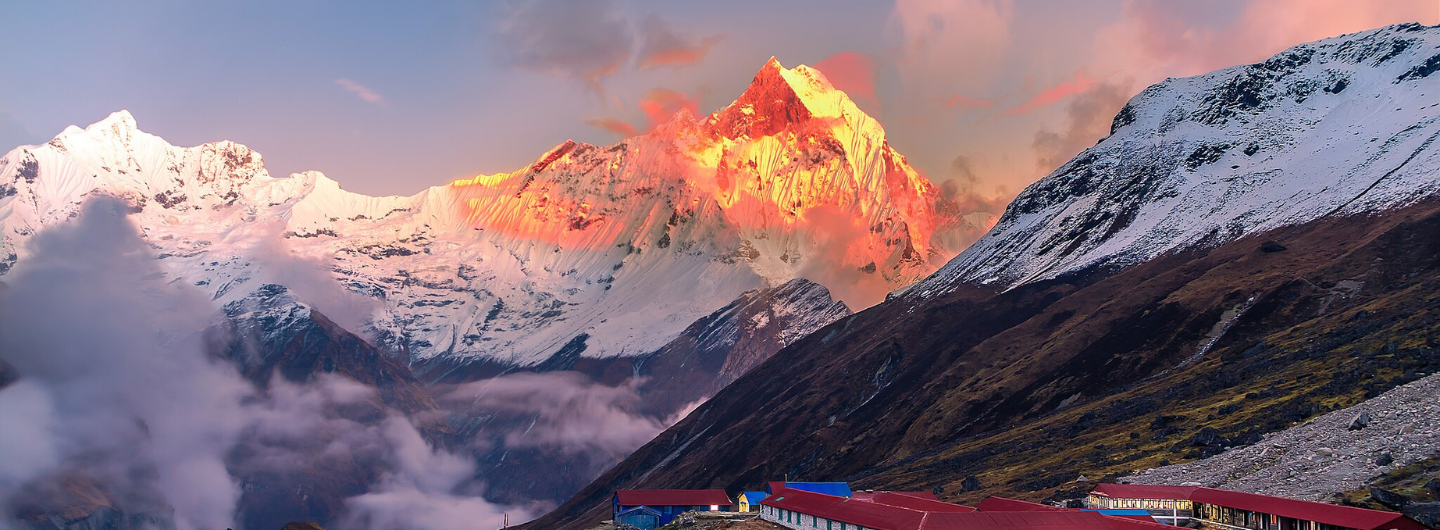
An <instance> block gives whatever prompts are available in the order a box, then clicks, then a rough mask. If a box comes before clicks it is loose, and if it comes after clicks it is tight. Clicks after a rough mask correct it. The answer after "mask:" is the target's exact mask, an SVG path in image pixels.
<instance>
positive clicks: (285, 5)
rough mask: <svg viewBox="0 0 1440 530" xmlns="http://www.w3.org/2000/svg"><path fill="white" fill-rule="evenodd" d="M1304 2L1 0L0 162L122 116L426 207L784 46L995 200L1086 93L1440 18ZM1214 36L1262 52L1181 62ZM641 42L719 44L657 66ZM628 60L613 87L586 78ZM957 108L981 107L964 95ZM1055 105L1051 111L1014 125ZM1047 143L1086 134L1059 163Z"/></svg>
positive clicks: (1209, 45)
mask: <svg viewBox="0 0 1440 530" xmlns="http://www.w3.org/2000/svg"><path fill="white" fill-rule="evenodd" d="M1302 1H1303V0H1231V1H1227V2H1206V3H1204V6H1203V7H1195V4H1192V3H1182V2H1165V1H1153V2H1139V3H1137V2H1126V1H1121V0H1101V1H1094V2H1062V1H1050V0H1039V1H1019V2H1015V3H1011V2H1007V1H1002V0H955V1H939V2H936V1H926V0H914V1H912V0H900V1H898V2H879V1H854V0H847V1H835V0H827V1H819V0H810V1H793V2H790V1H780V0H739V1H726V2H659V1H656V2H641V1H637V0H628V1H615V2H579V3H576V2H569V1H564V0H528V1H523V2H508V1H507V2H501V1H496V2H439V1H436V2H411V3H396V2H354V1H319V0H313V1H308V0H307V1H288V2H225V3H222V2H180V1H176V2H158V1H138V2H23V3H22V2H7V3H5V4H4V7H3V9H4V14H5V16H4V19H5V20H6V24H5V30H4V31H0V71H3V72H4V74H3V75H4V77H5V82H4V83H0V150H8V149H9V148H11V147H14V146H15V145H19V144H22V143H40V142H44V141H46V140H48V139H49V138H51V137H52V136H54V135H55V134H56V133H58V132H59V131H60V130H61V129H63V128H64V127H65V126H66V125H70V124H78V125H84V124H88V123H91V122H94V121H97V120H99V119H101V118H103V117H104V116H105V115H107V114H108V113H110V112H112V111H115V110H119V109H122V108H123V109H129V110H130V111H131V112H132V113H133V114H134V115H135V118H136V120H137V121H138V122H139V124H140V127H141V128H142V129H144V130H146V131H148V132H152V133H155V134H158V135H160V136H162V137H164V138H166V139H167V140H169V141H170V142H171V143H174V144H177V145H194V144H198V143H203V142H207V141H214V140H221V139H229V140H235V141H238V142H241V143H244V144H247V145H249V146H251V147H253V148H255V149H256V150H258V151H260V153H261V154H262V155H263V156H264V157H265V160H266V163H267V165H268V166H269V168H270V170H271V172H272V173H273V174H275V175H277V176H280V175H286V174H289V173H290V172H294V171H301V170H306V169H315V170H320V171H323V172H325V173H326V174H327V175H330V176H331V177H333V178H335V179H336V180H338V181H340V182H341V184H342V185H344V186H345V187H346V188H347V189H351V190H355V191H360V192H364V193H372V194H379V193H387V194H409V193H414V192H416V191H419V190H420V189H422V188H423V187H425V186H430V185H436V184H441V183H444V182H446V181H448V180H451V179H454V178H458V177H464V176H470V175H473V174H476V173H494V172H500V171H509V170H513V169H516V168H518V167H520V166H522V165H523V164H525V163H527V162H529V161H531V160H533V159H534V158H535V157H536V156H538V155H539V154H540V153H542V152H544V151H545V150H547V149H549V148H550V147H552V146H554V145H555V144H557V143H560V142H562V141H564V140H565V139H575V140H580V141H587V142H592V143H601V144H604V143H610V142H613V141H615V140H616V139H618V138H617V136H615V135H614V134H612V133H610V132H607V131H605V130H602V129H599V128H596V127H594V126H592V125H590V124H587V120H592V119H597V118H616V119H620V120H624V121H626V122H629V123H632V124H634V125H635V126H637V127H640V128H642V129H643V127H644V123H645V120H644V115H643V114H642V113H641V112H640V110H639V108H638V104H639V101H640V99H641V98H642V96H643V95H644V94H645V93H646V92H647V91H650V90H652V89H656V88H664V89H669V90H674V91H678V92H681V93H685V94H688V95H690V96H691V97H692V98H694V99H695V100H696V101H697V102H698V106H699V109H700V110H701V111H702V112H710V111H713V110H715V109H717V108H719V107H720V106H722V105H724V104H725V103H728V102H729V101H730V100H732V99H733V98H734V97H735V96H737V95H739V93H740V92H741V91H742V90H743V89H744V87H745V85H746V84H747V83H749V81H750V78H751V77H752V76H753V74H754V72H755V71H756V70H757V69H759V67H760V66H761V65H762V64H763V63H764V62H765V60H766V59H768V58H769V57H770V56H772V55H774V56H776V57H778V58H779V59H780V61H781V62H782V63H784V64H785V65H786V66H794V65H796V64H800V63H808V64H814V63H816V62H819V61H821V60H823V59H825V58H827V57H830V56H832V55H834V54H837V53H842V52H859V53H862V54H865V55H866V56H869V57H872V58H873V59H874V62H873V64H874V66H875V68H874V76H875V80H876V82H877V85H876V86H877V89H876V98H875V99H874V100H873V102H864V101H862V108H865V110H866V111H868V112H871V113H873V114H875V115H876V116H877V117H878V118H879V119H880V121H881V123H882V124H884V125H885V127H886V129H887V131H888V132H889V135H890V137H891V143H892V145H894V146H895V147H896V148H897V149H898V150H900V151H901V152H902V153H905V154H907V155H908V156H909V157H910V158H911V160H912V163H914V164H915V165H916V166H917V167H919V168H920V169H921V170H923V171H925V172H926V173H927V174H928V175H930V176H931V177H932V178H933V179H934V180H937V181H939V180H945V179H951V178H968V177H964V176H963V175H961V174H962V173H964V170H960V169H957V168H956V167H954V166H953V164H952V162H953V161H954V160H955V159H956V158H957V156H963V157H964V159H965V160H966V161H967V162H968V170H969V171H970V172H971V176H973V177H974V180H975V184H974V185H975V186H977V187H979V188H981V191H980V193H982V194H984V195H996V194H1000V195H1004V194H1013V193H1014V192H1016V191H1018V189H1019V187H1021V186H1023V185H1024V184H1025V183H1028V182H1030V181H1032V180H1033V179H1034V178H1037V177H1039V176H1041V175H1043V173H1044V172H1045V169H1044V168H1043V163H1040V164H1037V162H1036V160H1037V159H1041V160H1046V159H1048V158H1053V157H1055V156H1069V155H1071V154H1073V152H1072V151H1076V150H1078V149H1079V148H1081V147H1083V146H1084V145H1085V144H1086V142H1090V143H1093V141H1094V140H1095V139H1098V135H1097V134H1098V133H1095V132H1094V131H1095V130H1098V129H1097V128H1096V127H1097V126H1096V125H1095V123H1098V122H1099V121H1105V122H1107V123H1108V116H1104V117H1103V120H1102V119H1101V118H1096V117H1093V116H1087V115H1084V114H1083V113H1082V112H1080V111H1079V110H1076V109H1073V108H1072V107H1077V106H1076V105H1071V103H1073V101H1072V100H1075V99H1077V98H1086V97H1089V98H1092V99H1096V100H1097V101H1098V104H1097V105H1092V106H1091V107H1096V108H1100V109H1102V110H1103V111H1102V112H1094V113H1097V114H1108V113H1112V112H1113V109H1112V107H1113V108H1118V105H1119V104H1121V103H1123V99H1124V98H1125V97H1128V96H1129V95H1130V94H1133V93H1135V92H1138V91H1139V90H1140V89H1141V88H1143V87H1144V85H1145V84H1148V83H1150V82H1154V81H1157V80H1159V79H1161V78H1163V77H1164V76H1165V75H1188V74H1193V73H1199V72H1200V71H1203V69H1209V68H1215V67H1219V66H1225V65H1228V64H1234V63H1237V62H1248V61H1254V60H1259V59H1263V58H1264V57H1266V56H1269V55H1271V54H1273V53H1275V52H1278V51H1280V49H1283V47H1285V46H1288V45H1291V44H1296V43H1299V42H1303V41H1304V40H1310V39H1313V38H1316V37H1318V36H1326V35H1330V34H1333V33H1338V32H1343V31H1353V30H1358V29H1365V28H1368V27H1371V26H1372V25H1373V26H1378V25H1382V24H1384V23H1390V22H1398V21H1403V20H1420V21H1422V22H1426V23H1430V24H1434V23H1436V22H1437V21H1436V18H1437V17H1440V14H1437V13H1435V11H1436V9H1437V7H1436V6H1437V4H1436V2H1435V1H1434V0H1415V1H1414V2H1400V1H1396V2H1377V3H1376V4H1373V5H1371V4H1364V3H1360V4H1361V5H1359V7H1348V8H1346V9H1348V11H1347V12H1346V13H1345V15H1346V16H1345V17H1343V18H1344V19H1345V20H1340V21H1338V22H1337V21H1336V20H1334V19H1336V18H1342V17H1334V16H1328V18H1326V17H1322V14H1323V13H1315V12H1324V11H1329V12H1333V11H1335V9H1328V8H1325V6H1321V5H1319V4H1306V3H1300V4H1298V5H1302V6H1306V7H1312V8H1314V9H1304V10H1300V11H1298V12H1294V16H1295V17H1298V18H1299V19H1301V22H1302V23H1300V24H1299V26H1300V29H1299V30H1296V29H1293V28H1292V29H1290V30H1288V33H1286V32H1279V33H1284V34H1282V35H1279V36H1273V35H1268V34H1267V35H1258V34H1257V35H1252V33H1259V32H1258V30H1256V29H1255V27H1257V26H1263V24H1257V23H1256V21H1255V20H1253V19H1255V18H1257V17H1263V16H1273V15H1267V14H1266V13H1271V12H1274V10H1276V9H1281V12H1285V11H1284V8H1286V6H1285V5H1284V4H1296V2H1302ZM1314 1H1318V2H1321V3H1335V0H1314ZM1272 4H1277V5H1272ZM1346 4H1349V2H1347V3H1346ZM1266 10H1270V11H1266ZM1356 10H1359V11H1360V12H1361V13H1360V14H1359V15H1356V14H1355V13H1353V12H1354V11H1356ZM1311 11H1314V12H1311ZM1307 17H1309V18H1316V20H1314V21H1313V24H1312V23H1310V21H1309V18H1307ZM1317 17H1319V18H1325V19H1324V20H1321V19H1319V18H1317ZM1426 17H1428V20H1427V19H1426ZM1167 24H1168V25H1167ZM1177 24H1178V26H1176V25H1177ZM1172 26H1174V27H1172ZM656 28H659V29H656ZM1187 31H1188V32H1189V33H1187ZM1170 33H1177V34H1176V35H1170ZM1266 33H1275V32H1266ZM656 35H659V36H658V37H657V36H656ZM667 39H668V40H667ZM1246 39H1250V41H1246ZM1218 40H1223V41H1224V42H1233V41H1237V40H1238V41H1240V42H1251V41H1253V45H1250V46H1247V47H1235V49H1232V50H1229V51H1227V52H1225V53H1221V52H1213V53H1212V52H1211V51H1206V52H1205V53H1191V54H1188V55H1187V54H1186V53H1185V52H1186V50H1201V49H1203V50H1214V49H1215V48H1216V47H1217V46H1216V45H1215V44H1214V43H1215V42H1217V41H1218ZM1290 41H1293V42H1290ZM647 43H651V44H653V45H664V44H667V43H668V44H678V45H680V46H681V47H682V48H683V47H685V46H689V47H690V48H691V51H697V50H698V51H700V52H703V53H699V54H698V55H697V56H695V57H692V59H694V60H693V61H690V62H688V63H671V64H663V65H659V66H654V67H650V68H642V66H643V63H644V60H643V59H644V56H645V53H646V47H647ZM1177 46H1178V47H1179V49H1178V50H1176V49H1172V48H1175V47H1177ZM1197 55H1200V56H1203V57H1200V58H1198V59H1197V58H1195V57H1193V56H1197ZM615 58H621V59H620V60H619V62H618V63H617V67H616V68H614V69H613V71H611V72H609V73H608V74H606V75H603V76H598V77H593V76H586V75H583V74H581V73H579V71H580V70H583V69H585V68H588V67H589V66H587V65H599V64H602V63H605V61H607V60H610V59H615ZM607 64H608V63H607ZM1197 70H1198V71H1197ZM592 77H593V79H594V80H595V82H587V81H586V79H590V78H592ZM342 79H343V80H349V82H352V83H354V85H358V86H360V87H364V89H366V90H368V91H370V92H371V93H373V94H374V95H375V96H378V98H379V99H378V100H376V99H375V98H374V97H372V98H371V99H372V100H373V101H367V100H366V99H364V98H362V97H361V96H360V95H357V93H356V92H354V91H351V90H347V89H346V88H345V87H344V86H342V84H343V82H338V81H337V80H342ZM354 85H352V86H354ZM597 87H598V89H599V90H597ZM1107 90H1108V92H1107ZM602 91H603V93H602ZM1046 91H1053V92H1051V94H1052V95H1056V96H1058V97H1056V98H1051V99H1047V98H1040V97H1039V96H1041V94H1042V93H1046ZM954 95H960V96H964V97H965V98H969V99H965V100H963V101H971V100H974V101H983V102H985V103H983V105H981V104H976V105H973V106H971V105H965V104H961V105H950V104H947V98H949V102H950V103H954V102H955V101H961V100H958V99H956V98H954V97H953V96H954ZM1037 99H1038V100H1042V101H1040V102H1041V103H1044V102H1048V103H1046V104H1043V105H1036V106H1028V107H1022V108H1023V109H1026V110H1025V111H1024V112H1017V111H1016V107H1019V106H1020V105H1021V104H1024V103H1025V102H1027V101H1031V100H1037ZM1052 99H1053V100H1052ZM1033 103H1035V102H1032V104H1033ZM1086 108H1089V107H1086ZM1082 110H1083V109H1082ZM1091 122H1095V123H1091ZM1042 131H1047V132H1051V133H1055V134H1058V135H1060V136H1062V137H1064V139H1066V140H1067V141H1068V142H1069V143H1067V144H1065V145H1061V146H1059V147H1056V148H1055V149H1057V151H1056V152H1055V153H1045V152H1041V151H1043V150H1044V149H1047V148H1042V147H1041V146H1040V144H1039V143H1038V142H1037V141H1036V137H1037V133H1040V132H1042ZM1092 136H1093V138H1092ZM1047 157H1048V158H1047ZM995 186H1003V187H1004V188H1005V190H1006V191H1005V192H1003V193H1001V192H998V191H995V190H994V189H993V188H994V187H995ZM1006 198H1008V197H1006Z"/></svg>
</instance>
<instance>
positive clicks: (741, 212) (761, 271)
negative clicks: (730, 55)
mask: <svg viewBox="0 0 1440 530" xmlns="http://www.w3.org/2000/svg"><path fill="white" fill-rule="evenodd" d="M95 193H104V194H112V195H118V196H122V197H125V198H127V200H128V201H130V202H131V204H132V205H133V207H134V209H135V210H136V212H135V214H134V215H135V217H136V219H137V220H138V221H139V223H140V224H141V225H142V226H144V227H145V230H146V234H147V239H148V241H149V242H150V243H151V244H152V245H153V246H154V247H155V248H156V249H157V250H158V251H159V252H160V254H161V257H162V260H163V262H164V264H165V267H166V269H167V270H168V271H171V273H172V274H173V275H174V277H175V278H176V280H177V281H185V282H188V283H192V284H195V285H198V286H201V287H203V288H204V289H205V290H207V291H208V292H209V293H210V294H211V295H212V297H213V298H214V299H215V300H217V301H218V302H220V303H228V302H230V301H233V300H237V299H239V298H243V297H244V296H246V295H248V294H249V293H250V292H252V291H254V290H255V289H257V288H259V286H260V285H263V284H266V283H277V284H287V283H296V282H297V281H298V280H300V279H297V278H294V277H293V276H295V274H294V273H293V272H291V271H290V269H289V268H288V267H287V266H286V264H285V260H286V259H291V258H295V259H300V260H304V261H307V262H310V263H313V264H315V265H317V266H318V267H319V268H320V269H321V270H322V274H325V275H333V276H334V277H335V278H336V279H338V280H339V281H340V282H341V283H342V284H343V285H344V287H345V289H346V290H347V291H349V292H350V293H354V294H358V295H360V296H363V297H366V298H369V299H371V300H372V302H371V303H370V304H369V305H366V304H354V303H350V302H349V301H347V303H346V304H344V305H350V306H356V307H358V310H356V309H349V310H347V311H346V312H353V313H355V314H353V315H342V314H340V313H341V311H339V310H337V309H336V308H327V307H325V304H324V303H322V301H316V302H317V303H320V306H321V308H322V309H326V310H327V311H328V312H329V313H330V314H334V315H336V317H337V318H342V320H348V321H349V322H350V323H352V325H363V329H360V330H359V331H363V332H367V333H370V334H373V335H375V336H376V337H377V339H378V340H379V341H380V342H381V345H382V346H384V347H386V348H388V349H392V350H397V351H404V352H407V353H408V354H409V355H410V356H411V357H412V359H415V360H429V359H435V358H443V359H450V360H455V359H467V360H477V361H478V360H485V361H498V362H503V363H506V364H510V365H517V366H528V365H534V364H538V363H540V362H543V361H545V360H546V359H547V358H549V357H550V356H552V355H554V354H555V353H556V352H558V351H560V350H561V349H562V348H564V347H565V346H566V345H567V344H568V343H570V342H571V341H573V340H575V339H576V338H577V337H580V336H581V335H585V336H587V337H588V338H587V339H586V349H585V355H586V356H587V357H595V358H603V357H615V356H636V355H643V354H646V353H649V352H653V351H655V350H656V349H659V348H660V347H661V346H663V345H664V344H666V343H667V342H669V341H670V340H672V339H674V338H675V337H677V336H678V335H679V334H680V333H681V332H682V331H683V330H684V329H685V328H686V327H687V326H689V325H690V324H691V323H692V322H694V321H696V320H697V319H699V318H701V317H704V316H705V315H708V314H710V313H712V312H714V311H715V310H717V309H719V308H721V307H724V306H725V305H727V304H729V303H730V302H731V301H733V300H735V299H736V298H737V297H739V296H740V295H741V294H742V293H744V292H746V291H749V290H752V289H757V288H762V287H767V286H776V285H780V284H782V283H784V282H786V281H789V280H791V279H794V278H797V277H808V278H811V279H812V280H815V281H817V282H820V283H822V284H826V286H827V287H830V288H832V289H836V288H841V287H843V288H844V289H845V291H844V292H837V294H839V295H840V296H841V298H844V299H848V300H849V301H850V303H852V304H858V306H862V307H863V306H864V305H868V304H870V303H873V302H874V301H877V300H878V299H879V298H880V297H881V296H882V295H883V294H884V293H885V292H887V291H890V290H892V289H895V288H898V287H902V286H905V285H907V284H908V283H909V282H911V281H913V280H915V279H917V278H919V277H923V276H924V275H926V274H929V273H930V272H932V271H933V270H935V267H936V266H938V265H939V264H940V263H943V261H944V260H945V259H947V258H948V257H949V256H951V255H952V254H953V253H954V252H956V251H958V249H952V248H948V247H947V245H946V244H945V241H946V237H945V236H946V234H947V233H948V232H947V231H951V230H954V229H956V228H957V227H958V226H959V224H960V223H964V222H965V221H964V219H963V218H962V217H961V216H959V215H958V213H956V212H953V211H951V210H952V209H947V208H945V207H944V204H943V202H944V199H943V198H942V197H940V194H939V192H938V190H937V188H936V187H935V186H934V185H932V184H931V183H930V182H929V181H927V180H926V179H925V178H924V177H922V176H920V175H919V174H918V173H916V172H915V170H914V169H912V168H911V167H910V166H909V165H908V164H907V163H906V162H905V159H904V157H903V156H901V155H900V154H898V153H896V152H895V151H894V150H893V149H891V148H890V146H889V145H888V144H887V143H886V139H885V132H884V130H883V129H882V128H881V127H880V125H879V124H878V123H877V122H875V120H873V119H871V118H870V117H869V116H867V115H865V114H864V113H863V112H861V111H860V110H859V109H858V108H857V107H855V105H854V104H853V103H852V102H851V101H850V99H849V98H848V97H847V96H846V95H845V94H844V93H843V92H840V91H838V90H835V89H834V88H833V87H831V86H830V84H829V83H828V82H827V81H826V80H825V78H824V76H822V75H821V74H820V73H819V72H817V71H815V70H812V69H810V68H808V67H805V66H799V67H796V68H794V69H786V68H783V67H782V66H780V64H779V63H778V62H776V61H774V60H771V61H770V62H769V63H767V64H766V65H765V66H764V68H763V69H762V70H761V71H760V72H759V73H758V74H757V75H756V77H755V79H754V82H753V83H752V84H751V85H750V87H749V88H748V89H747V90H746V91H745V93H744V94H742V95H741V96H740V97H739V98H738V99H737V100H736V101H735V102H734V103H732V104H731V105H729V106H727V107H725V108H723V109H721V110H719V111H717V112H715V113H714V114H711V115H709V116H706V117H701V118H698V119H697V118H695V117H692V116H690V115H689V114H687V113H682V114H681V115H678V116H676V117H675V118H674V119H672V120H671V121H670V122H669V123H667V124H665V125H663V126H661V127H660V128H659V129H657V130H656V131H654V132H652V133H650V134H647V135H644V136H639V137H635V138H631V139H628V140H624V141H622V142H620V143H617V144H614V145H611V146H604V147H602V146H593V145H585V144H578V143H575V142H566V143H564V144H561V145H559V146H557V147H555V148H554V149H552V150H551V151H549V152H548V153H545V154H544V155H542V156H541V157H540V158H539V159H537V160H536V161H535V162H534V163H532V164H530V165H529V166H527V167H525V168H522V169H520V170H518V171H515V172H512V173H505V174H497V175H481V176H477V177H475V178H472V179H462V180H459V181H456V182H452V183H450V184H449V185H444V186H437V187H433V188H430V189H427V190H424V191H422V192H420V193H418V194H415V195H412V196H409V197H368V196H363V195H359V194H354V193H350V192H346V191H344V190H342V189H340V187H339V185H338V184H337V183H336V182H335V181H334V180H331V179H329V178H327V177H325V176H324V175H322V174H320V173H317V172H306V173H301V174H296V175H292V176H290V177H288V178H275V177H271V176H270V175H269V174H268V173H267V172H266V170H265V167H264V164H263V163H262V160H261V157H260V155H259V154H258V153H256V152H254V151H252V150H250V149H249V148H246V147H245V146H242V145H239V144H236V143H233V142H216V143H211V144H205V145H201V146H198V147H191V148H181V147H175V146H171V145H170V144H168V143H166V142H165V141H164V140H162V139H160V138H158V137H156V136H153V135H150V134H146V133H144V132H142V131H140V130H139V129H138V128H137V125H136V122H135V120H134V119H133V118H132V117H131V116H130V115H129V114H128V113H126V112H123V111H122V112H118V113H115V114H113V115H111V116H110V117H108V118H106V119H105V120H102V121H100V122H98V123H95V124H93V125H91V126H89V127H87V128H85V129H80V128H78V127H71V128H69V129H66V130H65V131H64V132H62V133H61V134H60V135H59V136H57V137H56V138H55V139H54V140H52V141H50V142H49V143H47V144H45V145H40V146H22V147H20V148H17V149H15V150H14V151H11V152H10V153H9V154H7V155H6V156H4V157H3V158H0V275H3V273H4V271H5V270H7V269H8V268H9V267H10V266H11V265H12V264H13V263H14V262H15V261H16V260H18V259H24V254H25V249H24V245H23V242H24V241H25V240H26V239H27V238H28V237H29V236H30V235H31V234H33V233H35V232H36V231H38V230H41V229H42V228H44V227H45V226H48V225H51V224H54V223H56V222H58V221H60V220H63V219H66V218H68V217H70V216H72V215H73V214H74V212H75V211H76V208H77V207H78V204H79V203H80V201H81V200H82V199H83V198H84V197H85V196H87V195H90V194H95ZM937 206H939V208H938V209H937ZM960 213H963V212H960ZM857 286H861V287H857ZM291 287H292V289H293V288H295V286H294V285H291ZM335 305H342V304H340V303H336V304H335Z"/></svg>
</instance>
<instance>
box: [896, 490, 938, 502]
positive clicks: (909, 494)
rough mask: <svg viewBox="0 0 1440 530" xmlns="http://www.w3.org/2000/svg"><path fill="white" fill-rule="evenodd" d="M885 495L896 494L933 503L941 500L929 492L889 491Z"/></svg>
mask: <svg viewBox="0 0 1440 530" xmlns="http://www.w3.org/2000/svg"><path fill="white" fill-rule="evenodd" d="M885 493H894V494H896V495H905V496H907V497H919V498H921V499H930V500H932V501H938V500H940V497H936V496H935V494H934V493H930V492H928V491H887V492H885Z"/></svg>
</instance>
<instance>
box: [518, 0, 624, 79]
mask: <svg viewBox="0 0 1440 530" xmlns="http://www.w3.org/2000/svg"><path fill="white" fill-rule="evenodd" d="M496 36H497V37H498V38H499V39H501V41H502V42H501V44H502V46H501V49H503V50H504V53H505V55H506V57H505V60H506V62H508V63H509V64H510V65H511V66H514V67H517V68H524V69H527V70H533V71H537V72H544V73H549V74H553V75H557V76H560V77H564V78H569V79H574V80H577V81H579V82H581V83H582V84H584V85H585V87H586V88H588V89H590V90H591V91H593V92H595V93H596V94H600V95H601V96H603V95H604V89H603V87H602V81H603V80H604V78H605V77H607V76H609V75H611V74H613V73H615V72H616V71H617V70H619V69H620V67H621V66H622V65H623V64H624V63H625V62H626V61H627V60H628V59H629V58H630V54H631V52H632V51H633V50H634V46H635V36H634V33H633V32H632V31H631V29H630V24H629V22H628V21H627V20H626V18H625V16H624V13H623V12H622V11H621V9H620V6H619V5H618V4H616V3H615V2H613V1H611V0H595V1H583V2H577V1H575V0H529V1H525V2H520V3H517V4H514V5H512V6H510V9H508V12H507V13H505V14H504V16H503V17H502V18H501V21H500V25H499V28H498V31H497V33H496Z"/></svg>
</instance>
